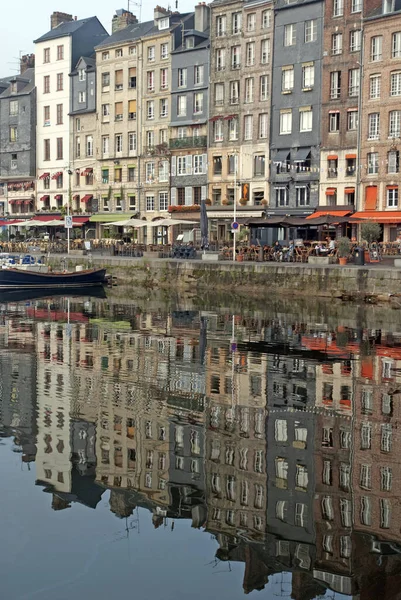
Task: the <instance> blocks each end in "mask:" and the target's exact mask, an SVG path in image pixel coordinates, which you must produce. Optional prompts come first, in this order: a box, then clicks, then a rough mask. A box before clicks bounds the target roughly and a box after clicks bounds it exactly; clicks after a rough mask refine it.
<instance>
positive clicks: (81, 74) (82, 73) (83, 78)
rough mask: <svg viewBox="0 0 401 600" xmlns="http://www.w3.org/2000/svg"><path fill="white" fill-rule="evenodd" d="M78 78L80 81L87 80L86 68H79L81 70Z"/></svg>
mask: <svg viewBox="0 0 401 600" xmlns="http://www.w3.org/2000/svg"><path fill="white" fill-rule="evenodd" d="M78 78H79V81H85V79H86V71H85V69H79V71H78Z"/></svg>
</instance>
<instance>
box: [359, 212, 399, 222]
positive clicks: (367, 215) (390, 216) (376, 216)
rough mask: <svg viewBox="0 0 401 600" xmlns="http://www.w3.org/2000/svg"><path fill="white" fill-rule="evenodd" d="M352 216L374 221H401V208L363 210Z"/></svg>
mask: <svg viewBox="0 0 401 600" xmlns="http://www.w3.org/2000/svg"><path fill="white" fill-rule="evenodd" d="M352 218H353V219H362V220H363V221H365V220H366V221H372V222H373V223H401V210H361V211H359V212H356V213H354V214H353V215H352Z"/></svg>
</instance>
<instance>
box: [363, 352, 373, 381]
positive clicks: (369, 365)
mask: <svg viewBox="0 0 401 600" xmlns="http://www.w3.org/2000/svg"><path fill="white" fill-rule="evenodd" d="M361 377H363V378H364V379H373V358H372V356H369V357H366V358H363V359H362V364H361Z"/></svg>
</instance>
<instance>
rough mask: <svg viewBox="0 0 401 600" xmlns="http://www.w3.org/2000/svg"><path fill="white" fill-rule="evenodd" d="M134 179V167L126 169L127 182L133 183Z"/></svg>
mask: <svg viewBox="0 0 401 600" xmlns="http://www.w3.org/2000/svg"><path fill="white" fill-rule="evenodd" d="M135 179H136V168H135V167H128V181H129V182H130V183H133V182H134V181H135Z"/></svg>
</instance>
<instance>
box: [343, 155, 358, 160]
mask: <svg viewBox="0 0 401 600" xmlns="http://www.w3.org/2000/svg"><path fill="white" fill-rule="evenodd" d="M345 158H346V159H351V158H356V154H346V155H345Z"/></svg>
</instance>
